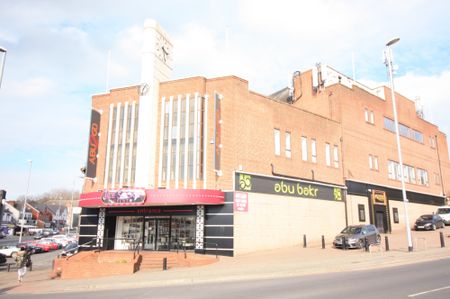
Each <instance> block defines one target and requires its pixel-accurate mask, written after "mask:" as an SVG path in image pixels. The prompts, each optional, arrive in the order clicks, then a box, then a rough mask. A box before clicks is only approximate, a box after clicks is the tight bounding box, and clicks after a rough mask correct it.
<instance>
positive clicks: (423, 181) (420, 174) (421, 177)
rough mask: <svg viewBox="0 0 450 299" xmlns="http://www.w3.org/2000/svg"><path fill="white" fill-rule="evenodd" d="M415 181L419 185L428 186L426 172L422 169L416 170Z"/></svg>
mask: <svg viewBox="0 0 450 299" xmlns="http://www.w3.org/2000/svg"><path fill="white" fill-rule="evenodd" d="M417 180H418V182H419V184H420V185H424V186H428V172H427V171H426V170H424V169H420V168H417Z"/></svg>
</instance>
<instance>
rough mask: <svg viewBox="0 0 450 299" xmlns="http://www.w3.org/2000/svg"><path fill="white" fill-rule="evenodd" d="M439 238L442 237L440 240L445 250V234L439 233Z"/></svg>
mask: <svg viewBox="0 0 450 299" xmlns="http://www.w3.org/2000/svg"><path fill="white" fill-rule="evenodd" d="M439 236H440V238H441V248H444V247H445V241H444V233H443V232H440V233H439Z"/></svg>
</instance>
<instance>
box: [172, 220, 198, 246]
mask: <svg viewBox="0 0 450 299" xmlns="http://www.w3.org/2000/svg"><path fill="white" fill-rule="evenodd" d="M170 243H171V248H172V249H177V248H180V249H181V248H186V249H194V248H195V217H194V216H172V221H171V242H170Z"/></svg>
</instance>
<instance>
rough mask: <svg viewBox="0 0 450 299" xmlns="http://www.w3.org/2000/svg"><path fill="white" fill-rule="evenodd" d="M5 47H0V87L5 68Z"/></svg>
mask: <svg viewBox="0 0 450 299" xmlns="http://www.w3.org/2000/svg"><path fill="white" fill-rule="evenodd" d="M6 52H7V51H6V49H5V48H2V47H0V53H1V55H2V62H1V63H0V87H2V79H3V70H4V68H5V59H6Z"/></svg>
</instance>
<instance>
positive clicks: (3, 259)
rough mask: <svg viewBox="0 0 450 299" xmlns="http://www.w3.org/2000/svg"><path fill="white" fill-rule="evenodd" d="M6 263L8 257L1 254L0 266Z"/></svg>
mask: <svg viewBox="0 0 450 299" xmlns="http://www.w3.org/2000/svg"><path fill="white" fill-rule="evenodd" d="M4 263H6V255H4V254H1V253H0V265H1V264H4Z"/></svg>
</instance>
